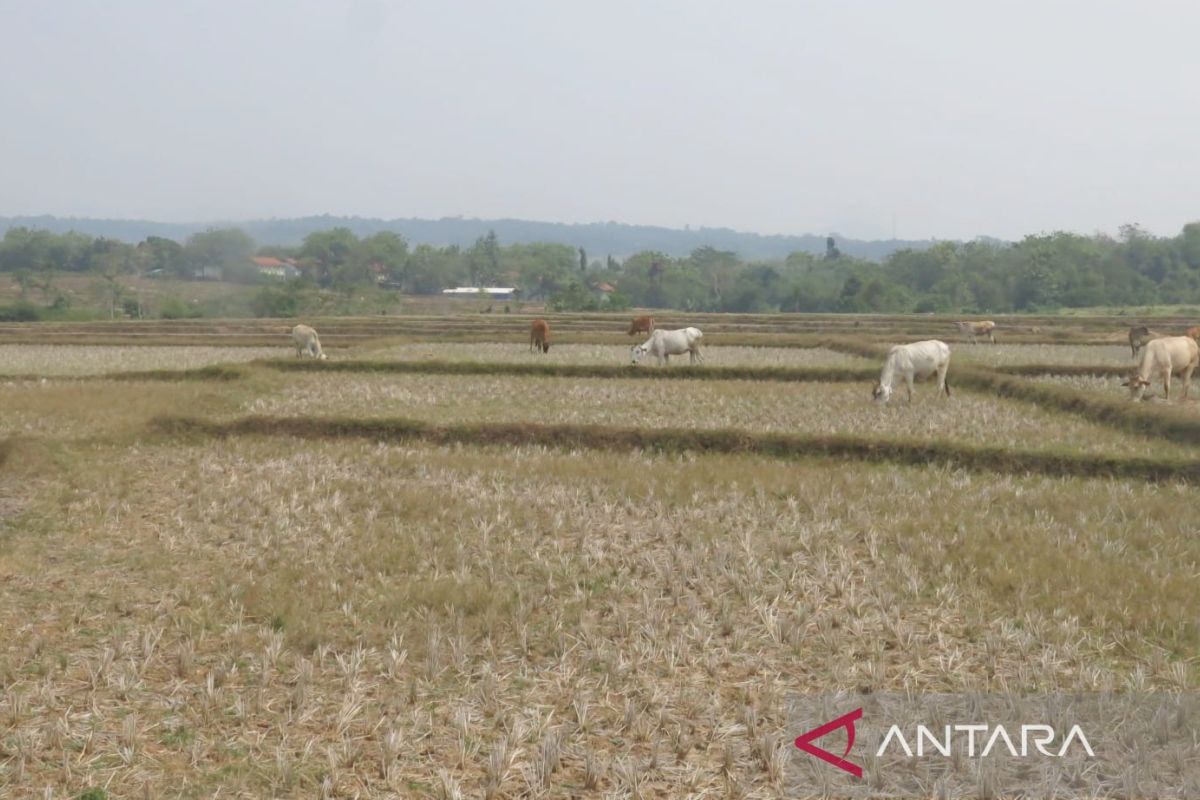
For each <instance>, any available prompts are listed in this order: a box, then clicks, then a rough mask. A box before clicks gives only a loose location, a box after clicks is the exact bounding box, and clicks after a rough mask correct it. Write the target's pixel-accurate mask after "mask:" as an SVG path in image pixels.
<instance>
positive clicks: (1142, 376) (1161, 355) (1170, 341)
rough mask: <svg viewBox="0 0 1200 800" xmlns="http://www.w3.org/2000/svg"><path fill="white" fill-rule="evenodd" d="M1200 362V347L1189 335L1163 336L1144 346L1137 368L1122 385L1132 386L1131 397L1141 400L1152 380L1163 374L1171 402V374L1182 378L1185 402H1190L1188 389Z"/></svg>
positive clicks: (1130, 389)
mask: <svg viewBox="0 0 1200 800" xmlns="http://www.w3.org/2000/svg"><path fill="white" fill-rule="evenodd" d="M1198 363H1200V345H1197V344H1196V340H1195V339H1193V338H1192V337H1190V336H1164V337H1163V338H1161V339H1151V340H1150V341H1148V342H1146V343H1145V345H1143V347H1142V358H1141V360H1140V361H1139V362H1138V365H1137V369H1135V370H1134V371H1133V375H1131V376H1130V378H1129V380H1127V381H1125V383H1122V384H1121V385H1122V386H1128V387H1129V397H1130V399H1132V400H1141V399H1142V395H1143V394H1144V393H1145V391H1146V387H1147V386H1149V385H1150V379H1151V378H1153V377H1154V376H1155V375H1161V376H1162V380H1163V394H1164V395H1166V398H1167V399H1168V400H1170V399H1171V373H1172V372H1178V373H1181V374H1182V375H1183V399H1184V400H1187V396H1188V388H1189V387H1190V386H1191V385H1192V370H1194V369H1195V368H1196V365H1197V364H1198Z"/></svg>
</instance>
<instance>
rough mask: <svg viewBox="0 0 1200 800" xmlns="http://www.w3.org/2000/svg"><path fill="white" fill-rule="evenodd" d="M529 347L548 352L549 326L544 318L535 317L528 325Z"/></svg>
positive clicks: (531, 349)
mask: <svg viewBox="0 0 1200 800" xmlns="http://www.w3.org/2000/svg"><path fill="white" fill-rule="evenodd" d="M529 349H530V351H533V350H534V349H537V350H541V351H542V352H543V353H549V352H550V326H549V325H547V324H546V320H544V319H535V320H534V321H533V324H532V325H530V326H529Z"/></svg>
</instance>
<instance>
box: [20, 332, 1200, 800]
mask: <svg viewBox="0 0 1200 800" xmlns="http://www.w3.org/2000/svg"><path fill="white" fill-rule="evenodd" d="M585 322H586V320H585ZM715 322H716V321H715V320H714V324H715ZM720 322H721V323H722V324H729V325H730V326H731V327H733V326H734V325H735V324H741V323H740V322H739V321H737V320H735V319H734V318H732V317H730V318H728V319H722V320H720ZM771 322H772V324H774V323H775V321H774V320H771ZM802 323H803V324H809V322H808V321H804V320H795V321H793V320H782V321H780V324H782V325H783V326H784V327H785V328H786V327H787V326H792V325H795V326H800V325H801V324H802ZM901 323H903V320H900V321H899V322H897V324H901ZM263 324H264V325H265V324H267V323H263ZM588 324H591V323H588ZM706 324H707V323H706ZM746 324H747V325H760V324H762V325H765V322H764V320H763V319H762V318H757V319H750V320H748V321H747V322H746ZM914 324H915V323H914ZM922 324H924V323H922ZM368 327H369V326H368ZM343 335H345V336H346V337H347V341H363V340H364V339H365V337H366V334H365V333H364V332H363V331H361V330H359V331H351V330H350V326H349V324H348V325H347V328H346V330H345V332H344V334H343ZM755 335H758V334H755ZM762 335H763V336H768V335H774V334H766V333H764V334H762ZM856 346H857V345H856ZM863 346H864V347H866V345H863ZM424 348H432V349H430V352H433V353H436V354H437V355H436V358H438V359H453V358H457V357H459V356H461V357H463V358H480V356H479V353H480V352H481V350H480V347H479V346H478V345H471V346H469V347H467V348H460V349H456V348H455V347H454V346H451V345H445V344H439V345H420V346H418V347H410V348H407V349H405V348H398V347H393V348H390V349H389V351H388V352H389V353H391V355H390V356H389V357H392V358H422V357H423V356H422V355H421V353H422V352H425V349H424ZM1006 348H1007V349H1008V350H1015V351H1017V352H1018V353H1024V352H1029V353H1031V354H1032V357H1028V358H1027V357H1026V356H1020V357H1019V358H1018V356H1016V355H1014V356H1012V358H1014V359H1017V360H1014V361H1009V362H1006V363H1051V362H1052V361H1053V360H1054V359H1058V360H1059V361H1061V362H1062V363H1067V364H1070V363H1086V364H1091V363H1096V361H1097V360H1098V359H1100V358H1102V357H1106V356H1102V355H1101V354H1103V353H1105V352H1106V350H1108V349H1110V348H1101V347H1087V348H1082V347H1081V348H1061V349H1055V350H1053V351H1047V350H1046V348H1044V347H1042V348H1031V349H1028V350H1026V349H1019V348H1017V347H1015V346H1006V345H1001V346H997V347H996V348H991V347H988V346H984V345H980V346H978V347H977V348H969V346H963V345H957V346H955V353H956V357H957V356H959V355H960V354H962V353H964V352H966V351H971V352H978V353H979V354H980V357H984V356H985V354H987V353H988V352H989V351H990V352H991V356H988V357H996V358H1001V357H1003V358H1008V356H1001V355H1000V354H1001V353H1002V352H1006ZM1111 349H1113V351H1114V353H1115V352H1116V351H1117V350H1119V349H1120V348H1118V347H1114V348H1111ZM108 350H110V348H78V347H61V348H45V347H40V348H33V349H32V350H31V351H27V349H26V348H8V347H5V348H0V353H11V355H12V356H13V358H12V359H10V360H8V361H2V360H0V363H3V364H5V365H6V366H5V367H3V369H4V370H6V371H8V372H10V373H17V372H21V373H36V374H46V375H48V374H51V373H48V372H47V371H46V370H48V369H49V370H53V369H56V368H63V369H64V370H65V371H61V372H56V373H53V374H58V375H69V374H85V372H81V371H78V370H86V369H91V368H92V366H91V365H94V364H97V363H99V362H106V363H105V366H104V367H103V369H96V370H95V371H99V372H114V371H122V372H124V371H131V370H142V369H153V368H161V367H169V368H185V367H195V366H200V365H201V364H207V363H213V361H211V360H206V359H209V358H212V359H214V360H218V361H234V360H243V359H244V358H254V357H258V356H260V355H268V356H279V355H286V354H287V353H286V348H283V347H281V348H270V349H269V350H267V351H266V352H263V353H255V352H254V351H253V350H250V349H247V348H157V347H152V346H146V347H139V348H128V349H120V348H111V350H112V351H113V352H111V353H110V354H109V355H105V356H103V357H101V358H96V356H97V354H102V353H105V352H106V351H108ZM281 350H282V351H284V352H280V351H281ZM157 351H165V352H163V353H159V352H157ZM510 351H511V352H510ZM714 351H715V352H716V353H717V354H718V359H717V360H719V361H720V360H723V359H724V358H725V357H726V356H735V358H734V363H735V364H739V365H740V364H743V363H748V362H746V361H744V360H740V361H739V360H738V359H752V358H755V357H762V358H766V359H770V358H778V359H783V360H780V361H769V360H768V361H765V362H754V363H758V364H762V365H768V366H846V365H847V364H848V363H850V364H855V365H861V364H863V363H866V364H871V363H877V362H873V361H867V362H860V361H855V360H853V359H849V360H848V357H847V356H843V355H841V354H831V353H829V352H828V351H821V350H792V349H788V350H785V349H782V348H778V349H776V350H775V351H771V350H757V349H750V348H732V347H729V348H717V347H714V348H710V349H709V352H710V359H711V358H713V356H712V355H711V354H712V353H713V352H714ZM1074 351H1079V352H1078V353H1075V352H1074ZM364 352H365V351H364ZM468 352H469V355H468ZM627 352H628V348H627V347H620V346H611V347H603V346H591V345H581V346H578V347H577V348H572V347H571V346H563V347H561V348H560V347H554V348H552V349H551V352H550V355H549V357H550V358H553V357H556V354H561V353H565V354H566V356H568V357H575V358H578V359H583V360H585V361H586V360H587V359H597V361H595V362H588V363H600V361H599V360H601V359H607V358H608V357H609V356H610V355H611V354H616V355H617V356H619V358H618V363H623V361H622V360H621V359H622V358H624V356H621V354H627ZM1125 352H1127V351H1125ZM63 354H74V355H72V356H71V358H77V359H78V361H77V362H70V358H68V362H67V363H68V364H70V363H76V364H79V365H82V366H68V367H63V362H59V361H57V360H56V359H57V358H58V357H59V356H61V355H63ZM487 354H488V355H489V356H490V355H493V353H491V351H487ZM168 355H169V356H170V358H169V359H168V360H166V361H155V359H159V358H166V357H167V356H168ZM494 355H495V359H496V361H498V362H503V361H505V360H506V359H508V358H509V357H510V355H511V357H512V358H513V359H514V360H515V361H516V362H518V363H519V362H520V360H522V359H525V358H529V359H532V358H533V357H532V356H530V355H528V354H525V353H523V352H522V349H521V348H520V347H519V346H516V347H512V348H510V346H507V345H505V346H502V347H497V349H496V351H495V353H494ZM1085 355H1086V356H1087V358H1086V359H1085V358H1084V356H1085ZM22 358H24V359H27V360H28V363H29V364H30V365H31V366H30V367H28V368H25V367H20V368H12V367H11V366H9V365H11V364H12V363H13V361H14V360H17V359H22ZM192 358H197V359H200V360H187V359H192ZM789 358H796V359H809V358H815V359H825V358H835V359H840V360H838V361H834V362H824V361H819V360H818V361H788V360H786V359H789ZM1074 358H1078V359H1079V360H1078V361H1072V359H1074ZM1124 358H1125V360H1124V361H1120V362H1117V363H1128V358H1127V356H1124ZM147 359H148V360H147ZM181 359H182V360H181ZM962 360H964V361H965V360H969V359H962ZM605 363H607V362H605ZM997 363H999V362H997ZM648 369H653V368H648ZM978 372H979V374H980V377H978V379H977V382H978V383H979V385H984V383H985V379H988V380H990V379H993V378H994V379H995V380H998V381H1000V382H1002V383H1004V384H1005V385H1010V384H1011V385H1012V386H1017V388H1018V389H1022V390H1024V391H1025V394H1024V395H1022V396H1025V397H1026V398H1027V399H1025V400H1008V399H1004V398H999V397H996V396H995V395H994V394H991V393H983V394H981V393H976V392H969V391H960V392H957V393H956V395H955V397H954V398H953V399H952V400H950V401H949V402H941V401H935V400H934V399H933V397H932V394H933V391H932V387H931V386H929V385H924V386H921V387H919V389H918V391H919V397H918V401H917V404H916V406H915V407H913V408H911V409H910V408H906V407H904V406H903V405H902V404H898V405H893V406H890V407H887V408H878V407H876V406H874V405H873V404H872V403H871V402H870V401H869V387H868V386H867V385H865V384H860V383H845V384H828V383H824V384H818V383H770V382H749V381H724V380H709V381H696V382H692V381H653V380H627V379H626V380H620V379H612V380H595V379H574V378H544V377H531V376H524V377H516V376H506V375H472V376H454V375H403V376H396V375H371V374H356V373H335V372H325V373H285V374H280V373H277V372H274V371H271V370H266V369H263V368H261V367H260V368H254V367H251V368H246V375H247V377H246V378H245V379H242V380H237V381H228V382H219V381H184V382H177V383H164V382H158V381H120V382H119V381H111V380H101V379H97V380H90V381H88V382H75V383H72V382H64V381H54V380H49V381H41V380H34V381H11V380H10V381H8V382H7V383H0V407H2V408H4V409H5V414H4V415H3V418H2V419H3V421H0V426H2V427H0V436H2V437H3V441H0V626H3V630H5V632H6V634H5V636H4V637H2V638H0V796H4V797H10V796H11V797H31V796H37V797H51V796H52V797H75V796H77V795H78V794H79V793H80V792H81V791H83V790H84V789H85V788H87V787H90V786H101V787H105V788H106V789H107V791H108V793H109V796H111V797H160V796H171V797H195V798H201V797H203V798H208V797H213V796H217V795H218V794H219V796H221V797H234V798H258V797H264V796H275V797H292V796H307V797H321V798H326V797H330V798H332V797H355V796H358V797H396V798H410V797H419V798H447V797H458V796H462V797H477V796H481V797H485V798H501V797H530V798H537V797H579V796H604V797H647V798H648V797H678V796H696V797H732V796H738V797H746V798H773V797H778V796H780V795H781V793H782V792H783V788H782V786H781V780H782V778H781V776H782V774H783V771H784V770H783V766H784V762H785V759H784V758H783V757H782V755H781V754H782V753H784V752H786V751H784V750H780V748H779V746H778V745H779V743H781V742H782V743H786V742H787V741H788V739H789V738H791V737H792V736H794V735H795V732H794V731H789V730H787V729H786V728H785V713H786V708H787V696H788V694H789V693H792V692H795V691H797V690H800V691H805V692H821V691H834V690H847V691H868V690H869V691H883V690H890V691H900V690H904V691H911V692H918V693H919V692H933V691H943V692H954V691H962V690H967V689H973V690H991V691H1015V692H1036V691H1050V690H1082V691H1097V690H1123V689H1147V688H1152V689H1170V690H1180V689H1192V688H1195V685H1196V675H1195V670H1194V666H1193V662H1192V655H1193V654H1194V653H1195V650H1196V647H1197V645H1200V631H1198V630H1197V620H1198V619H1200V603H1198V601H1197V600H1196V598H1195V591H1194V584H1195V580H1194V576H1195V574H1196V573H1197V563H1198V562H1200V539H1198V538H1197V537H1196V536H1195V535H1194V532H1195V531H1196V530H1197V528H1198V527H1200V507H1198V506H1197V504H1196V503H1195V502H1193V500H1192V494H1194V489H1190V488H1185V487H1183V486H1181V485H1176V484H1173V483H1171V482H1169V481H1167V482H1162V481H1160V482H1158V483H1149V482H1142V481H1133V480H1121V479H1088V480H1085V479H1065V478H1060V477H1038V476H1033V475H1006V474H988V473H984V472H967V471H962V470H953V469H949V468H946V467H929V466H896V465H881V464H869V463H864V462H860V461H850V460H838V459H800V460H792V461H784V460H778V459H771V458H762V457H751V456H734V455H716V454H708V455H703V456H698V455H693V454H684V455H678V454H677V455H665V454H658V455H655V454H650V453H648V452H642V451H636V450H635V451H629V450H623V451H621V452H609V451H602V450H595V449H590V448H589V449H580V450H577V451H572V450H570V449H569V448H568V449H564V448H561V447H560V448H558V449H555V450H546V449H542V448H539V447H533V446H528V445H525V446H518V447H503V448H502V447H481V446H476V445H447V446H435V445H429V444H391V445H388V444H378V443H374V442H371V441H367V440H360V439H343V440H337V439H330V440H298V439H291V438H285V437H265V436H243V437H227V438H223V439H220V440H215V439H204V438H201V437H191V438H188V439H186V440H180V441H170V440H164V439H163V437H162V436H161V435H154V436H151V435H147V434H148V433H149V429H148V428H147V422H148V421H149V420H150V419H151V418H154V417H157V416H160V415H164V414H165V415H183V414H186V415H192V416H196V417H207V418H210V419H218V420H219V419H231V418H234V417H238V416H241V415H243V414H245V413H248V412H249V413H259V414H277V415H295V417H296V418H298V419H301V420H303V419H307V418H311V417H313V416H321V417H326V416H330V415H334V414H339V415H344V416H346V417H348V418H351V419H355V418H356V419H360V420H362V419H372V418H374V419H378V418H387V417H411V418H415V419H421V420H426V421H430V422H438V423H444V424H460V425H461V424H463V423H481V422H488V421H495V422H501V421H514V422H525V423H546V422H563V423H598V424H605V425H613V426H618V427H622V428H630V427H641V428H646V429H653V428H662V427H695V428H698V429H715V428H735V429H741V430H744V431H761V432H772V431H773V432H781V433H796V434H802V433H809V434H814V435H829V434H846V435H854V436H858V437H860V438H868V439H869V438H874V439H876V440H880V441H891V440H898V439H907V440H922V441H929V442H937V441H945V442H948V443H954V444H958V445H962V446H964V447H970V446H994V447H1001V448H1013V449H1014V450H1016V449H1020V450H1038V451H1040V452H1044V453H1048V454H1053V453H1055V452H1058V451H1062V452H1072V453H1107V454H1113V455H1116V456H1136V455H1148V456H1176V457H1182V458H1190V457H1192V456H1193V454H1194V452H1195V451H1194V448H1193V447H1188V446H1186V445H1181V444H1173V443H1171V442H1170V441H1168V440H1166V439H1164V438H1160V439H1148V438H1143V437H1141V436H1137V435H1134V434H1131V433H1123V432H1119V431H1114V430H1112V429H1111V428H1109V427H1102V426H1100V425H1098V424H1095V423H1093V422H1089V421H1088V420H1087V419H1086V418H1085V416H1086V415H1088V414H1091V415H1093V416H1094V415H1096V414H1099V413H1100V412H1099V411H1098V410H1097V409H1098V408H1099V407H1098V406H1095V405H1092V406H1087V405H1084V406H1079V409H1080V410H1077V413H1076V414H1075V415H1068V414H1063V413H1057V412H1052V411H1047V410H1043V409H1040V408H1038V407H1037V406H1036V405H1035V404H1034V403H1033V402H1030V399H1029V398H1034V399H1036V400H1037V402H1041V403H1044V404H1046V405H1047V406H1050V405H1055V404H1057V407H1064V404H1066V403H1067V401H1068V400H1070V399H1071V398H1072V397H1074V396H1075V392H1073V391H1072V389H1074V390H1077V391H1078V393H1080V394H1083V393H1099V392H1100V391H1102V390H1103V391H1107V390H1108V384H1107V383H1106V382H1098V383H1096V382H1089V381H1091V380H1094V379H1086V378H1070V379H1067V381H1066V382H1063V381H1048V382H1043V381H1040V380H1038V381H1029V382H1027V383H1026V382H1020V381H1017V380H1016V379H1012V378H996V376H993V375H991V374H990V373H985V372H984V371H983V370H981V369H980V370H978ZM963 377H964V380H965V379H967V377H968V376H967V374H966V371H964V373H963ZM951 380H952V383H953V380H954V379H953V371H952V378H951ZM1050 383H1055V384H1058V385H1059V386H1060V387H1063V388H1061V393H1062V395H1063V397H1062V398H1058V399H1055V398H1056V397H1057V395H1055V396H1054V397H1051V396H1050V395H1052V394H1054V393H1053V392H1051V391H1050V389H1052V388H1053V387H1052V386H1050V385H1048V384H1050ZM1064 383H1065V386H1064ZM1018 384H1019V385H1018ZM1031 387H1035V388H1038V390H1039V391H1040V392H1041V394H1038V393H1036V392H1035V393H1033V394H1030V393H1029V391H1028V390H1029V389H1030V388H1031ZM1013 391H1014V392H1015V391H1016V390H1015V389H1014V390H1013ZM1143 406H1144V407H1145V409H1146V411H1145V414H1142V416H1147V417H1154V418H1156V419H1157V418H1158V417H1164V418H1165V417H1168V416H1169V417H1171V420H1173V422H1172V424H1173V425H1176V427H1174V428H1172V427H1170V426H1166V423H1163V424H1162V425H1159V426H1158V427H1157V428H1154V430H1156V431H1158V432H1159V433H1160V434H1163V435H1164V436H1165V435H1166V433H1168V432H1169V431H1174V430H1176V429H1182V428H1179V426H1181V425H1184V423H1188V424H1190V422H1188V420H1185V419H1183V417H1185V416H1186V417H1189V418H1190V417H1191V415H1192V412H1193V410H1194V409H1193V408H1192V407H1190V406H1189V407H1186V408H1180V409H1175V408H1172V409H1164V408H1161V407H1155V406H1154V404H1143ZM1073 408H1074V406H1073ZM1105 408H1107V407H1105ZM1101 410H1103V409H1101ZM1118 411H1119V412H1120V413H1121V414H1124V413H1125V409H1124V407H1122V408H1121V409H1118ZM1168 411H1169V412H1171V413H1169V414H1168ZM1113 413H1114V414H1115V413H1116V412H1113ZM1176 417H1180V420H1175V418H1176ZM1164 426H1166V427H1164ZM1185 427H1186V426H1185ZM1188 430H1190V428H1188Z"/></svg>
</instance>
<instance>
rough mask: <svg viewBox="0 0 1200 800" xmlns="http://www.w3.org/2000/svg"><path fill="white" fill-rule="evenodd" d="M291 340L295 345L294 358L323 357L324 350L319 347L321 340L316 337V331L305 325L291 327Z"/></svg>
mask: <svg viewBox="0 0 1200 800" xmlns="http://www.w3.org/2000/svg"><path fill="white" fill-rule="evenodd" d="M292 342H293V343H295V345H296V358H300V357H301V356H311V357H312V358H319V359H322V360H324V359H325V351H323V350H322V349H321V340H320V339H318V338H317V332H316V331H315V330H313V329H312V328H310V327H308V326H307V325H297V326H296V327H294V328H292Z"/></svg>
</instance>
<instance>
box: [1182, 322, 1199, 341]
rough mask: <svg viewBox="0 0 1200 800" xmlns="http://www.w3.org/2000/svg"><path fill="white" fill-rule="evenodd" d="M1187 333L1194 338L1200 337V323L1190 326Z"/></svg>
mask: <svg viewBox="0 0 1200 800" xmlns="http://www.w3.org/2000/svg"><path fill="white" fill-rule="evenodd" d="M1185 335H1187V336H1190V337H1192V338H1193V339H1200V325H1196V326H1194V327H1191V328H1188V329H1187V333H1186V334H1185Z"/></svg>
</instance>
